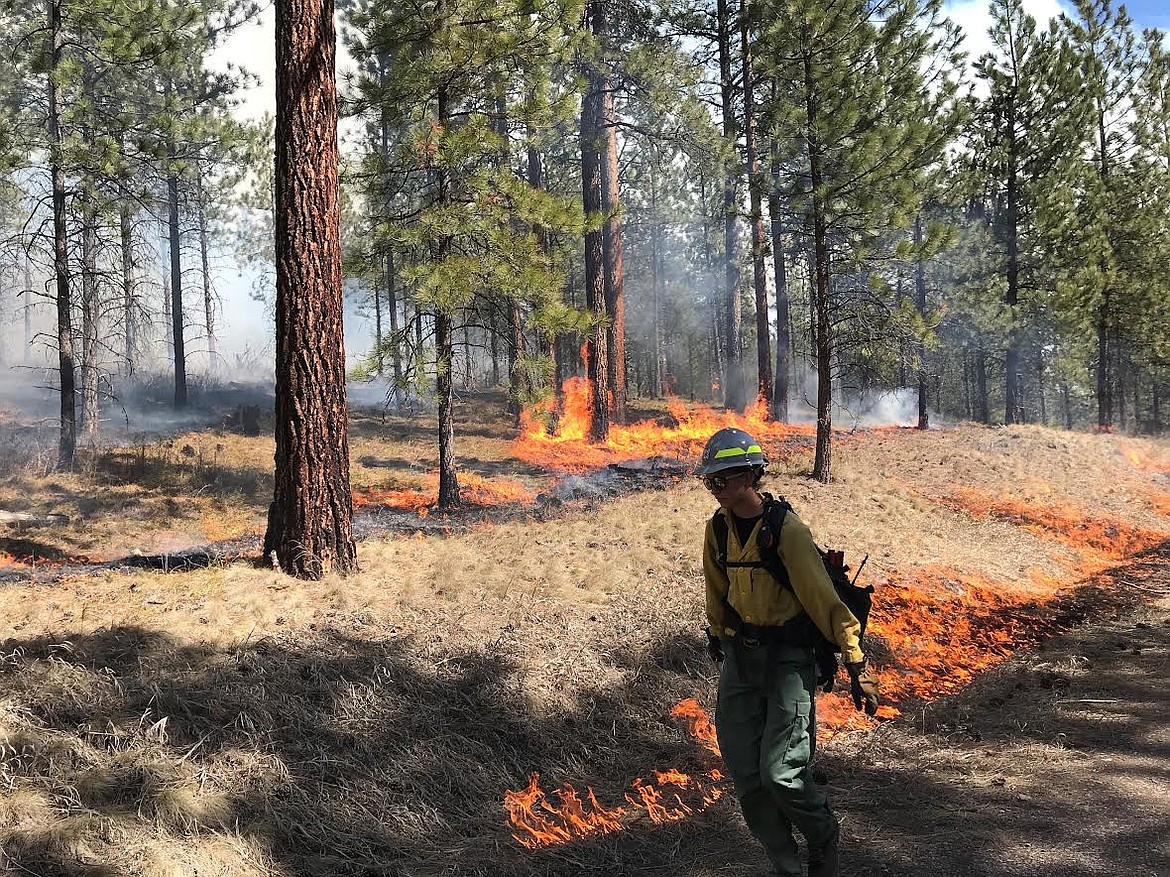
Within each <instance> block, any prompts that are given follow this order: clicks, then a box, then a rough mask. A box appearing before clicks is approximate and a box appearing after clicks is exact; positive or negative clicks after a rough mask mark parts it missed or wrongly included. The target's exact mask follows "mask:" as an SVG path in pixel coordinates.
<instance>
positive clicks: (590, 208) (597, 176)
mask: <svg viewBox="0 0 1170 877" xmlns="http://www.w3.org/2000/svg"><path fill="white" fill-rule="evenodd" d="M587 8H588V14H589V16H590V21H591V23H592V28H593V32H594V33H598V32H599V29H600V25H599V21H600V18H601V15H602V0H590V2H589V4H588V7H587ZM585 81H586V88H587V91H586V93H585V96H584V98H583V100H582V102H581V203H582V206H583V207H584V209H585V216H586V218H587V221H589V222H590V223H591V224H595V223H596V222H598V220H600V218H601V210H602V200H601V199H602V195H601V190H602V181H601V178H602V166H601V165H602V159H603V149H604V141H605V132H604V130H603V126H604V122H605V114H604V109H603V106H602V93H603V92H604V89H605V83H604V80H603V77H602V76H601V73H600V71H599V70H598V69H597V68H596V67H595V66H593V65H592V64H587V65H586V69H585ZM584 261H585V307H586V308H587V309H588V310H589V312H590V314H591V315H592V319H593V327H592V328H591V329H590V331H589V336H588V338H587V340H586V355H585V360H586V361H585V370H586V372H585V377H586V379H587V380H588V381H589V387H590V412H591V415H592V416H591V417H590V426H589V438H590V440H592V441H595V442H602V441H605V439H606V438H607V437H608V435H609V354H608V351H607V345H606V340H607V338H606V335H607V330H606V326H605V321H606V311H605V231H604V229H603V228H595V229H591V230H589V231H586V232H585V260H584Z"/></svg>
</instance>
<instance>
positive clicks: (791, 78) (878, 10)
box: [758, 0, 956, 481]
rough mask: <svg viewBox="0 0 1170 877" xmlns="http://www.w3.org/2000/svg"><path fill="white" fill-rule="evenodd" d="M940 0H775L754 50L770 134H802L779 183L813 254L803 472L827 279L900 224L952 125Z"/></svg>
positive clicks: (948, 47)
mask: <svg viewBox="0 0 1170 877" xmlns="http://www.w3.org/2000/svg"><path fill="white" fill-rule="evenodd" d="M940 8H941V4H940V3H939V2H928V3H924V4H922V5H919V4H918V3H916V2H900V0H890V2H879V3H870V2H864V0H834V2H827V3H826V2H814V0H778V2H774V3H772V4H770V5H769V6H767V7H766V8H765V11H764V15H763V20H764V21H766V22H767V27H766V29H765V31H764V33H763V34H762V35H761V48H760V51H759V53H758V55H759V60H760V63H761V65H762V66H763V67H764V69H765V72H766V73H767V74H768V75H769V76H770V77H772V78H773V79H774V80H775V82H776V85H777V95H776V103H775V105H774V106H773V107H772V108H771V114H772V118H773V119H774V124H775V127H776V134H777V136H778V138H779V139H780V140H781V141H782V142H784V143H801V144H803V149H802V152H803V155H802V164H803V166H802V167H799V168H798V169H797V170H795V172H794V173H793V174H792V175H791V176H790V179H789V185H788V188H789V192H790V197H791V199H792V200H793V201H794V202H795V205H796V210H797V211H798V212H799V213H801V214H802V215H803V216H804V217H805V227H804V229H803V231H804V234H805V236H806V240H807V242H808V249H809V251H810V252H811V254H812V258H811V262H812V268H813V271H812V274H813V283H812V300H813V312H814V314H815V324H816V331H815V339H816V361H817V440H816V456H815V460H814V465H813V477H814V478H816V479H818V480H820V481H828V480H829V479H830V478H831V471H832V456H831V436H832V405H833V385H832V368H833V361H834V346H835V337H834V333H835V321H836V320H838V319H840V315H839V314H837V313H836V312H835V307H834V284H835V282H836V281H835V279H836V278H839V277H841V276H844V275H847V274H849V273H852V272H853V271H854V270H855V268H856V266H857V265H858V264H860V262H861V261H862V260H863V259H864V258H865V256H866V254H867V251H868V250H869V248H870V247H872V246H874V245H876V244H877V243H878V242H879V239H880V238H881V237H882V236H883V235H884V234H885V233H886V232H887V230H889V229H891V228H895V227H905V226H906V225H908V224H909V221H910V218H911V217H912V216H913V215H914V213H915V212H916V211H917V210H918V208H919V204H920V201H921V192H920V181H921V179H922V176H923V174H924V172H925V169H926V168H927V167H928V166H929V165H931V164H932V163H933V162H935V161H937V159H938V158H939V156H940V155H941V153H942V150H943V149H944V147H945V145H946V143H947V140H948V138H949V136H950V134H951V133H952V128H953V124H954V118H953V116H952V114H951V112H950V109H949V108H950V105H951V102H952V100H953V97H954V85H953V83H952V82H951V80H950V78H949V73H948V70H949V69H950V66H949V65H951V64H953V60H954V59H953V50H954V45H955V41H956V36H955V33H954V31H953V29H952V28H951V27H950V26H949V25H948V23H947V22H945V20H943V19H942V18H941V13H940Z"/></svg>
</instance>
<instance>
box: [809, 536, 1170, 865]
mask: <svg viewBox="0 0 1170 877" xmlns="http://www.w3.org/2000/svg"><path fill="white" fill-rule="evenodd" d="M1168 571H1170V545H1165V544H1164V545H1163V546H1162V547H1161V548H1160V549H1158V550H1155V551H1152V552H1148V553H1146V554H1145V555H1144V556H1141V557H1139V558H1136V559H1135V560H1134V561H1132V562H1130V563H1128V564H1126V565H1124V566H1122V567H1119V568H1117V569H1115V570H1112V571H1110V573H1108V574H1106V575H1105V576H1103V577H1102V578H1101V579H1100V580H1099V584H1100V585H1101V587H1102V592H1101V593H1102V596H1103V597H1105V598H1106V603H1105V605H1104V606H1103V607H1102V608H1100V609H1099V611H1097V612H1094V613H1091V614H1090V617H1089V618H1087V619H1086V623H1085V624H1084V625H1083V626H1081V627H1079V628H1077V629H1074V630H1072V631H1070V632H1068V633H1066V634H1064V635H1062V636H1059V637H1057V638H1055V639H1053V640H1050V641H1048V642H1047V643H1045V644H1044V647H1043V648H1042V649H1039V650H1035V651H1032V652H1029V653H1027V654H1022V655H1017V656H1016V657H1014V658H1013V659H1011V660H1010V661H1008V662H1006V663H1005V664H1004V665H1002V666H1001V667H999V668H997V669H996V670H995V671H994V672H992V673H989V674H986V675H985V676H984V677H983V678H981V679H980V680H979V681H978V682H977V683H975V684H973V685H971V686H969V687H968V688H967V689H965V690H964V691H963V692H962V693H961V694H960V695H958V696H956V697H954V698H951V699H949V700H947V701H945V702H941V703H937V704H932V705H930V706H928V707H927V708H925V709H924V710H922V711H921V712H920V713H919V714H918V715H917V716H916V717H913V718H912V721H913V723H914V725H913V727H912V726H911V725H910V723H909V722H908V721H907V720H906V719H903V720H902V721H900V722H897V723H894V724H891V725H889V726H887V727H885V728H883V729H880V730H879V731H877V732H875V733H874V734H873V735H872V736H871V737H870V738H869V740H868V741H866V742H865V743H864V744H863V746H862V749H861V751H859V752H857V753H856V754H853V755H850V756H847V757H844V758H840V759H838V757H836V756H834V755H830V756H829V757H827V758H826V764H825V767H826V769H827V770H828V772H829V784H830V786H831V788H832V790H833V797H834V800H835V802H836V804H837V806H838V807H839V808H840V809H841V810H842V811H843V812H844V813H846V814H847V817H848V818H847V820H846V828H845V835H846V838H847V845H848V852H847V853H846V857H845V865H844V868H843V874H845V875H847V877H848V875H871V874H891V875H899V877H937V875H943V874H946V875H952V877H976V875H978V877H1023V875H1028V877H1040V875H1060V877H1090V875H1116V874H1127V875H1128V874H1135V875H1136V874H1140V875H1151V877H1153V875H1170V828H1168V827H1170V687H1168V686H1167V680H1168V679H1170V572H1168ZM1126 593H1128V595H1129V596H1130V599H1129V600H1125V599H1124V598H1121V599H1118V598H1117V597H1116V595H1118V594H1126ZM1127 603H1128V606H1127V605H1126V604H1127ZM907 718H910V717H907Z"/></svg>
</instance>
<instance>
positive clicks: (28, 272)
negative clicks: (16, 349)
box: [24, 253, 33, 365]
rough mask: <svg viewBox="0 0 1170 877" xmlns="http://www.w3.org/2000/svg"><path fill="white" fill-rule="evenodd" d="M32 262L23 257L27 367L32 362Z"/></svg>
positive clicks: (25, 359)
mask: <svg viewBox="0 0 1170 877" xmlns="http://www.w3.org/2000/svg"><path fill="white" fill-rule="evenodd" d="M31 262H32V260H31V259H29V257H28V254H27V253H26V254H25V257H24V363H25V364H26V365H27V364H28V363H30V362H32V343H33V332H32V306H33V290H32V265H31Z"/></svg>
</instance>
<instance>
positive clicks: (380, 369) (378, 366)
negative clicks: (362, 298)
mask: <svg viewBox="0 0 1170 877" xmlns="http://www.w3.org/2000/svg"><path fill="white" fill-rule="evenodd" d="M371 295H372V297H373V300H374V373H375V374H377V376H378V377H382V375H383V374H384V373H385V371H386V359H385V343H386V338H385V336H384V335H383V334H382V294H381V291H380V290H379V289H378V284H377V281H375V282H374V283H373V284H371Z"/></svg>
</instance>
